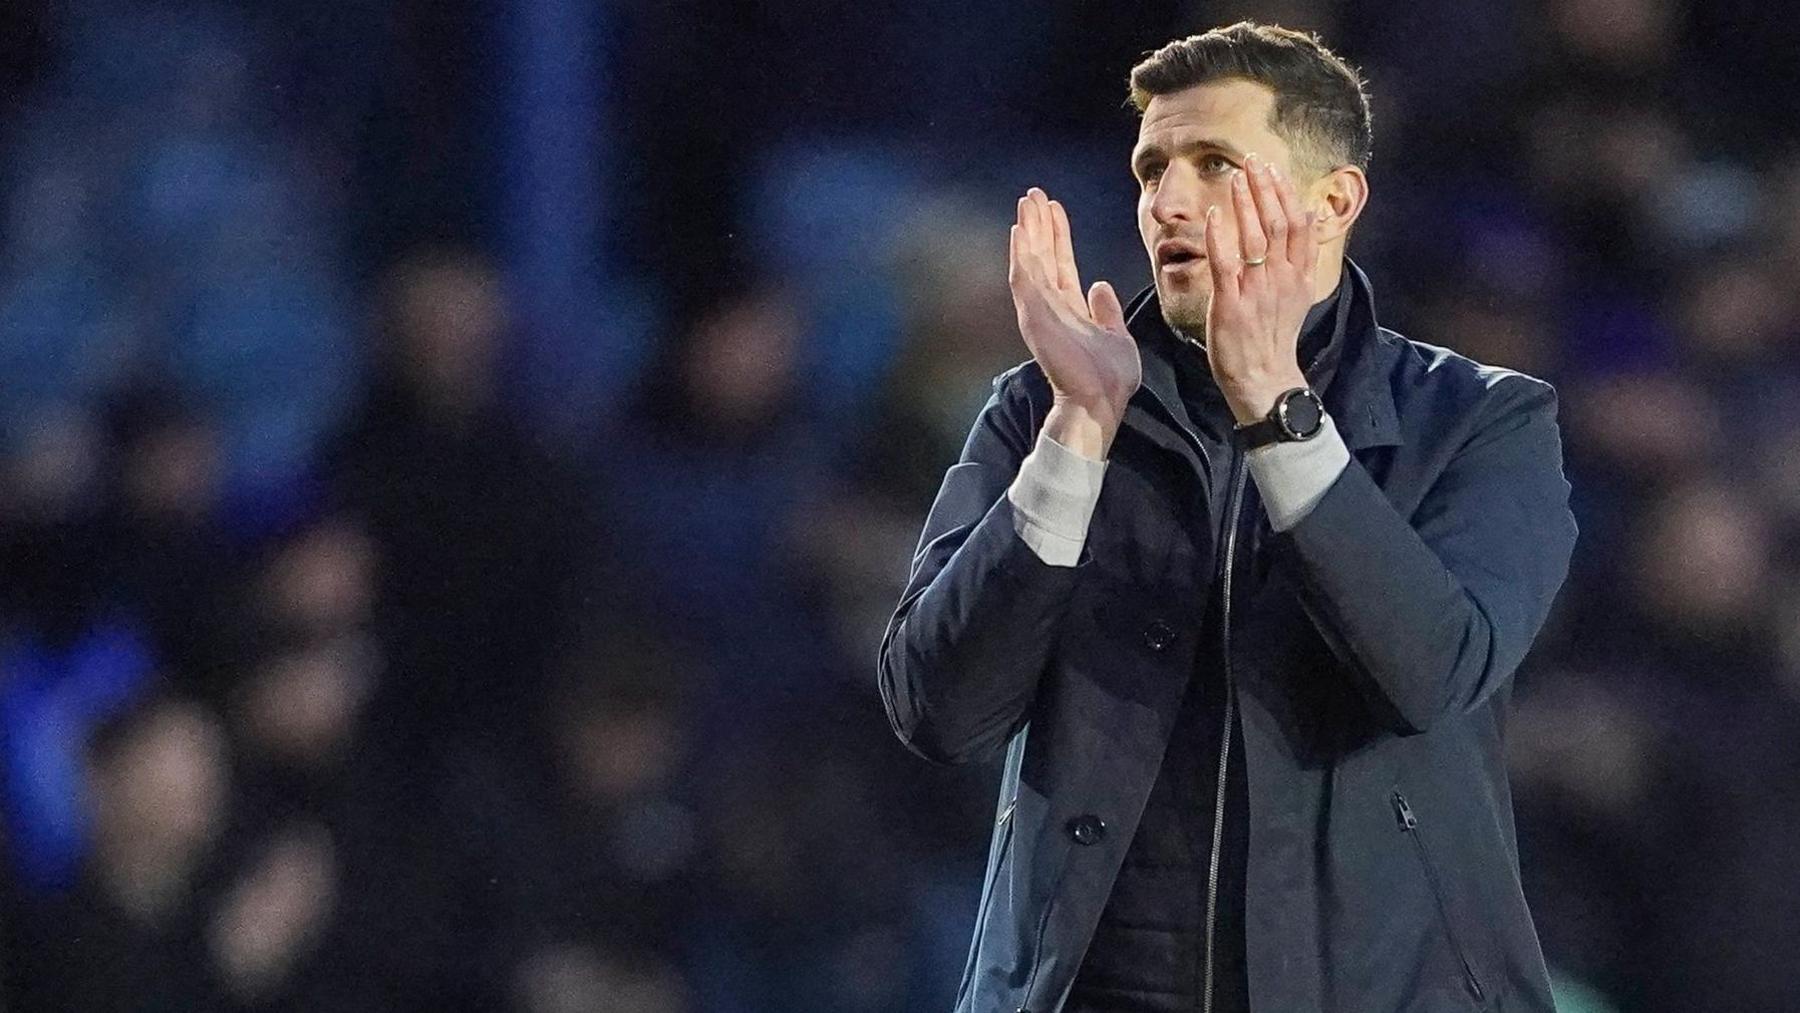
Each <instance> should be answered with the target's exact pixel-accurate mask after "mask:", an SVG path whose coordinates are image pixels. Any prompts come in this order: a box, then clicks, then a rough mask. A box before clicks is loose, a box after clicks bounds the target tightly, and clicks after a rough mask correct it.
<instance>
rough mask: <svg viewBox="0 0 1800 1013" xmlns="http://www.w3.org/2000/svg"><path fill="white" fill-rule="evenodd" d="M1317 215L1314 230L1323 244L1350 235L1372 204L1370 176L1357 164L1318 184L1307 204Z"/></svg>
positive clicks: (1328, 174) (1335, 172) (1341, 168)
mask: <svg viewBox="0 0 1800 1013" xmlns="http://www.w3.org/2000/svg"><path fill="white" fill-rule="evenodd" d="M1307 203H1308V205H1309V206H1310V207H1311V208H1312V210H1313V213H1314V214H1315V215H1316V216H1317V218H1316V220H1315V223H1314V225H1313V228H1315V229H1317V230H1318V239H1319V241H1320V242H1329V241H1331V240H1333V239H1338V238H1340V237H1342V236H1344V235H1346V234H1348V233H1349V231H1350V227H1351V226H1352V225H1355V224H1356V219H1357V218H1359V217H1361V215H1362V211H1363V208H1364V207H1366V206H1368V203H1369V177H1368V176H1366V175H1364V174H1363V171H1362V170H1361V169H1359V168H1357V167H1356V166H1354V165H1340V166H1338V167H1337V168H1335V169H1332V170H1331V171H1330V172H1328V173H1326V174H1325V175H1324V176H1323V177H1322V178H1320V180H1319V182H1318V183H1317V184H1315V185H1314V187H1313V191H1312V195H1311V199H1310V200H1309V201H1308V202H1307Z"/></svg>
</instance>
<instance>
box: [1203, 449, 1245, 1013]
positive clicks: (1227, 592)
mask: <svg viewBox="0 0 1800 1013" xmlns="http://www.w3.org/2000/svg"><path fill="white" fill-rule="evenodd" d="M1231 470H1232V481H1231V505H1230V507H1228V508H1227V509H1226V511H1225V513H1226V517H1227V520H1226V524H1227V527H1226V529H1225V574H1224V577H1223V578H1222V579H1223V582H1224V584H1223V591H1222V593H1223V595H1224V597H1223V599H1222V600H1221V604H1220V616H1219V627H1220V629H1219V636H1220V640H1221V641H1222V646H1223V647H1224V655H1225V725H1224V729H1223V730H1222V731H1221V732H1220V733H1219V784H1218V789H1217V790H1216V791H1215V792H1214V794H1213V832H1212V856H1211V858H1210V860H1209V861H1208V862H1207V868H1206V992H1205V997H1204V999H1203V1000H1202V1006H1201V1009H1202V1010H1203V1011H1204V1013H1212V1008H1213V936H1214V934H1215V933H1214V929H1215V927H1216V923H1217V921H1218V912H1219V851H1220V848H1221V847H1222V845H1223V843H1224V839H1225V784H1226V780H1227V775H1228V774H1229V772H1230V765H1231V726H1232V722H1233V718H1235V717H1236V710H1237V682H1236V680H1235V679H1234V678H1233V677H1232V674H1231V575H1232V572H1233V571H1234V570H1235V569H1236V568H1237V566H1236V564H1237V535H1238V512H1239V511H1240V510H1241V509H1242V508H1243V505H1244V482H1245V479H1246V472H1245V468H1244V455H1243V454H1238V455H1236V456H1235V457H1233V458H1232V462H1231Z"/></svg>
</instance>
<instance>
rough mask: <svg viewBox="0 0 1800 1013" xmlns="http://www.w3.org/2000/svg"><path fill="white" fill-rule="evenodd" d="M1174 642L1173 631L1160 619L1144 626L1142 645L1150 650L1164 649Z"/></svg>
mask: <svg viewBox="0 0 1800 1013" xmlns="http://www.w3.org/2000/svg"><path fill="white" fill-rule="evenodd" d="M1174 642H1175V631H1174V630H1173V629H1170V628H1169V624H1168V623H1165V622H1163V621H1162V620H1161V619H1158V620H1157V621H1155V622H1153V623H1151V624H1150V625H1148V626H1146V627H1144V646H1145V647H1148V648H1150V649H1151V650H1152V651H1161V650H1166V649H1167V648H1168V646H1169V645H1170V644H1172V643H1174Z"/></svg>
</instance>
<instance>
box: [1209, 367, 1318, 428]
mask: <svg viewBox="0 0 1800 1013" xmlns="http://www.w3.org/2000/svg"><path fill="white" fill-rule="evenodd" d="M1307 386H1310V384H1308V383H1307V382H1306V377H1305V375H1303V374H1301V373H1298V372H1296V373H1295V374H1294V375H1292V376H1286V377H1278V378H1274V379H1270V380H1262V381H1258V382H1256V383H1254V384H1243V385H1239V386H1235V387H1231V388H1227V389H1226V390H1225V400H1226V402H1227V403H1228V404H1229V405H1230V406H1231V414H1232V418H1233V419H1235V420H1236V421H1237V423H1238V424H1239V425H1249V424H1251V423H1253V422H1261V421H1262V420H1263V419H1266V418H1268V417H1269V413H1270V412H1271V411H1274V410H1275V402H1276V401H1279V400H1280V399H1281V395H1283V394H1286V393H1287V392H1288V391H1290V390H1293V389H1294V388H1295V387H1307Z"/></svg>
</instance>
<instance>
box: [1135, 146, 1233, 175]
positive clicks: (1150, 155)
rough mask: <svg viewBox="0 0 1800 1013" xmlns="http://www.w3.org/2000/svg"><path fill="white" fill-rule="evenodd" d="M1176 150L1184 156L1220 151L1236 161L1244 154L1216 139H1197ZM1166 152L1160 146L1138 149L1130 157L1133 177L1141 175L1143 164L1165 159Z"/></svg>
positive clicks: (1177, 147)
mask: <svg viewBox="0 0 1800 1013" xmlns="http://www.w3.org/2000/svg"><path fill="white" fill-rule="evenodd" d="M1176 150H1177V151H1179V152H1181V153H1183V154H1186V153H1188V152H1191V151H1203V150H1204V151H1221V152H1224V153H1225V154H1226V155H1228V156H1230V157H1231V158H1232V159H1234V160H1236V161H1240V162H1241V161H1243V160H1244V154H1243V152H1241V151H1239V150H1238V149H1237V148H1236V147H1234V146H1233V145H1231V144H1230V143H1229V142H1227V141H1225V140H1222V139H1220V138H1217V137H1198V138H1195V139H1194V140H1191V141H1184V142H1182V143H1181V144H1178V145H1176ZM1167 157H1168V152H1167V150H1166V149H1164V148H1163V146H1162V145H1160V144H1147V145H1145V146H1144V147H1141V148H1139V149H1138V150H1137V151H1136V152H1134V153H1133V154H1132V156H1131V171H1132V173H1133V174H1134V175H1139V176H1141V175H1143V172H1144V163H1146V162H1149V161H1152V160H1154V159H1157V158H1167Z"/></svg>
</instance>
